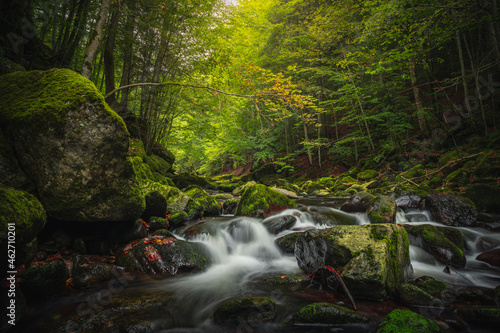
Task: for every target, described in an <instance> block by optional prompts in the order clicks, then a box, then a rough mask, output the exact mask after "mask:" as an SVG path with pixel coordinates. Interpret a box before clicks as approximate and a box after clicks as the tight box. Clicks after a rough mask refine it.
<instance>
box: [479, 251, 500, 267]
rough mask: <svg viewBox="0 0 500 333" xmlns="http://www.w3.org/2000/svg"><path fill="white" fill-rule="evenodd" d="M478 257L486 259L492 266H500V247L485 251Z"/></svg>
mask: <svg viewBox="0 0 500 333" xmlns="http://www.w3.org/2000/svg"><path fill="white" fill-rule="evenodd" d="M476 259H477V260H480V261H484V262H486V263H488V264H490V265H492V266H496V267H500V249H494V250H489V251H486V252H483V253H481V254H480V255H478V256H477V257H476Z"/></svg>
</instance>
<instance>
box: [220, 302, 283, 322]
mask: <svg viewBox="0 0 500 333" xmlns="http://www.w3.org/2000/svg"><path fill="white" fill-rule="evenodd" d="M275 315H276V302H274V300H272V299H271V298H268V297H245V298H241V299H238V300H234V301H229V302H226V303H224V304H222V305H221V306H220V307H219V308H218V309H217V310H215V312H214V321H215V322H216V323H218V324H234V325H237V324H240V323H241V321H268V320H271V319H273V318H274V316H275Z"/></svg>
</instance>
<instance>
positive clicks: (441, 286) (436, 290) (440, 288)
mask: <svg viewBox="0 0 500 333" xmlns="http://www.w3.org/2000/svg"><path fill="white" fill-rule="evenodd" d="M420 288H421V289H423V290H424V291H425V292H427V293H429V294H431V295H433V296H436V297H439V296H441V295H442V294H443V293H446V292H447V291H448V285H447V284H446V283H445V282H443V281H438V280H427V281H424V282H422V283H421V284H420Z"/></svg>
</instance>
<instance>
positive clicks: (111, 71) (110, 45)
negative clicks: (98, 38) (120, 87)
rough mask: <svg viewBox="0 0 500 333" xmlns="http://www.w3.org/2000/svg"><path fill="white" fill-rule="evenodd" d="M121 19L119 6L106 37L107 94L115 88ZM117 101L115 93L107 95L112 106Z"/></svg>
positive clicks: (105, 69)
mask: <svg viewBox="0 0 500 333" xmlns="http://www.w3.org/2000/svg"><path fill="white" fill-rule="evenodd" d="M119 19H120V11H119V10H118V8H116V10H115V11H114V12H113V14H112V15H111V22H110V24H109V27H108V38H107V39H106V45H105V47H104V75H105V79H106V81H105V83H106V95H107V94H108V93H109V92H111V91H113V90H115V88H116V87H115V57H114V51H115V40H116V32H117V30H118V22H119ZM115 102H116V98H115V94H111V95H109V96H108V97H106V103H108V104H109V105H110V106H111V108H114V106H115V105H114V104H115Z"/></svg>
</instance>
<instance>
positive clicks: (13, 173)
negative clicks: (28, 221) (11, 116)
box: [0, 128, 35, 192]
mask: <svg viewBox="0 0 500 333" xmlns="http://www.w3.org/2000/svg"><path fill="white" fill-rule="evenodd" d="M0 179H1V180H2V184H3V185H6V186H11V187H14V188H17V189H21V190H25V191H28V192H30V191H33V190H34V189H35V184H34V183H33V181H32V180H30V179H29V178H28V177H27V176H26V173H25V172H24V171H23V170H22V169H21V167H20V166H19V163H18V162H17V157H16V155H15V153H14V149H13V148H12V146H11V145H10V144H9V142H8V141H7V138H6V137H5V136H4V135H3V131H2V129H1V128H0Z"/></svg>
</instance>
